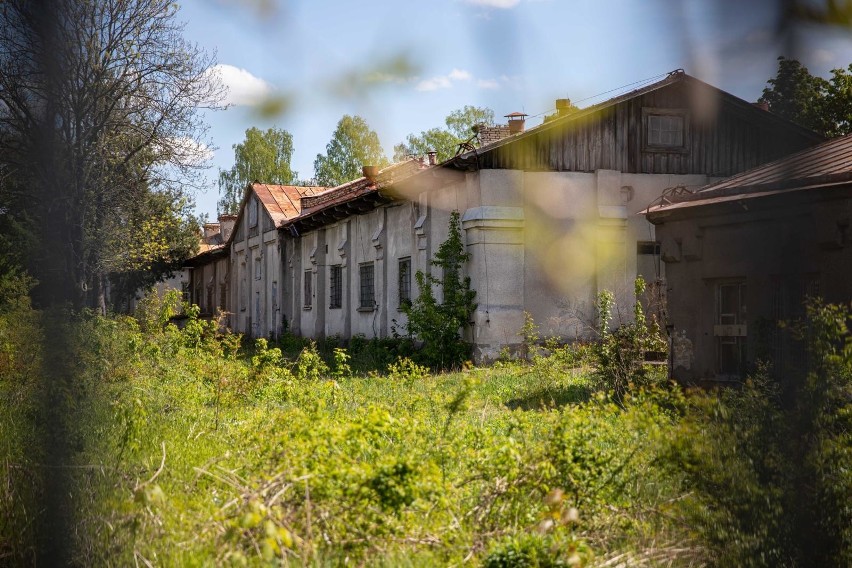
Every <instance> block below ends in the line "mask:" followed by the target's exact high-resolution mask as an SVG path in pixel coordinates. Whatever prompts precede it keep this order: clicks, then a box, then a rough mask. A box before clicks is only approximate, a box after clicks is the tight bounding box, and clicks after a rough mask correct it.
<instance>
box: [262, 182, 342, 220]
mask: <svg viewBox="0 0 852 568" xmlns="http://www.w3.org/2000/svg"><path fill="white" fill-rule="evenodd" d="M251 189H252V191H254V193H255V195H257V198H258V199H259V200H260V202H261V203H262V204H263V208H264V209H266V212H267V213H268V214H269V216H270V217H272V221H273V222H274V223H275V226H276V227H280V226H281V225H283V224H284V223H285V222H287V221H289V220H290V219H294V218H296V217H298V216H299V214H300V213H301V212H302V199H303V198H305V197H308V196H312V195H316V194H318V193H322V192H325V191H327V190H328V188H327V187H319V186H298V185H271V184H266V183H253V184H251Z"/></svg>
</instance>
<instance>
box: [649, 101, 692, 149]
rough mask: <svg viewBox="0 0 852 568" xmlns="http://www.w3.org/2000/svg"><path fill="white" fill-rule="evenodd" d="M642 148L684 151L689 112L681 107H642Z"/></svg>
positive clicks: (687, 136) (687, 140)
mask: <svg viewBox="0 0 852 568" xmlns="http://www.w3.org/2000/svg"><path fill="white" fill-rule="evenodd" d="M642 119H643V123H644V127H645V137H644V140H643V149H644V150H646V151H650V152H653V151H658V152H686V151H687V146H688V142H689V113H688V111H686V110H682V109H665V108H643V109H642Z"/></svg>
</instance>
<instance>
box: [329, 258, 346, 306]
mask: <svg viewBox="0 0 852 568" xmlns="http://www.w3.org/2000/svg"><path fill="white" fill-rule="evenodd" d="M342 305H343V267H342V266H340V265H339V264H335V265H334V266H332V267H331V275H330V277H329V297H328V307H329V308H331V309H336V308H340V307H342Z"/></svg>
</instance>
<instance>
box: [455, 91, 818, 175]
mask: <svg viewBox="0 0 852 568" xmlns="http://www.w3.org/2000/svg"><path fill="white" fill-rule="evenodd" d="M653 87H654V88H646V89H643V90H640V91H636V92H634V93H630V94H628V95H625V96H622V97H618V98H616V99H613V100H612V101H608V102H606V103H602V104H600V105H596V106H594V107H591V108H589V109H586V110H582V111H578V112H576V113H574V114H573V115H569V116H567V117H564V118H559V119H556V120H554V121H552V122H550V123H548V122H546V123H545V124H543V125H541V126H538V127H536V128H533V129H530V130H529V131H528V132H526V133H524V134H522V135H520V136H516V137H513V138H512V139H508V140H505V141H503V142H501V143H498V144H496V145H494V146H493V147H486V148H483V149H482V150H481V151H480V152H478V153H477V155H476V160H477V162H478V167H479V168H503V169H522V170H526V171H537V170H538V171H576V172H591V171H595V170H598V169H609V170H618V171H622V172H625V173H645V174H705V175H709V176H719V177H722V176H729V175H733V174H735V173H738V172H741V171H744V170H746V169H749V168H752V167H755V166H758V165H760V164H763V163H766V162H768V161H771V160H774V159H777V158H779V157H782V156H785V155H788V154H791V153H793V152H796V151H799V150H801V149H804V148H807V147H809V146H812V145H814V144H816V143H818V142H820V141H821V140H822V138H821V137H820V136H819V135H817V134H815V133H813V132H811V131H809V130H807V129H804V128H801V127H799V126H797V125H795V124H793V123H791V122H789V121H786V120H784V119H781V118H779V117H777V116H775V115H773V114H772V113H770V112H768V111H766V110H763V109H760V108H758V107H756V106H754V105H752V104H750V103H747V102H746V101H743V100H741V99H738V98H736V97H734V96H733V95H730V94H728V93H725V92H723V91H720V90H719V89H716V88H714V87H712V86H710V85H707V84H706V83H703V82H701V81H698V80H697V79H693V78H692V77H689V76H687V75H684V74H680V75H678V76H674V77H672V78H670V79H667V80H666V81H663V82H661V84H657V85H655V86H653ZM656 116H662V117H672V122H671V124H677V125H682V129H683V130H682V133H681V136H682V139H678V140H681V141H682V145H680V146H679V147H665V146H655V144H654V143H653V141H652V140H651V133H650V131H649V130H650V129H649V120H651V121H653V120H654V119H653V117H656ZM664 123H665V122H664ZM652 126H653V125H652ZM462 161H463V160H462Z"/></svg>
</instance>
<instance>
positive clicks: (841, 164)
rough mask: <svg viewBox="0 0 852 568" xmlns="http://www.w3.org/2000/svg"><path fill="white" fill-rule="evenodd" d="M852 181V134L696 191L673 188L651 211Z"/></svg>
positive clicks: (751, 197)
mask: <svg viewBox="0 0 852 568" xmlns="http://www.w3.org/2000/svg"><path fill="white" fill-rule="evenodd" d="M850 183H852V134H849V135H846V136H840V137H838V138H833V139H831V140H828V141H827V142H823V143H822V144H818V145H817V146H814V147H812V148H808V149H806V150H802V151H800V152H796V153H795V154H791V155H789V156H786V157H784V158H781V159H779V160H775V161H774V162H769V163H767V164H764V165H762V166H758V167H756V168H752V169H750V170H748V171H745V172H743V173H741V174H737V175H734V176H731V177H728V178H725V179H723V180H721V181H718V182H715V183H711V184H709V185H706V186H704V187H702V188H701V189H698V190H697V191H695V192H688V191H681V192H672V191H670V190H667V191H666V193H664V195H663V196H661V197H660V198H659V199H657V201H655V202H654V203H652V204H651V205H650V206H649V207H648V209H647V210H646V213H647V214H650V215H654V214H656V213H662V212H668V211H672V210H680V209H686V208H690V207H698V206H701V205H709V204H713V203H722V202H726V201H739V200H742V199H753V198H756V197H764V196H767V195H776V194H780V193H789V192H793V191H802V190H806V189H823V188H828V187H833V186H845V185H848V184H850Z"/></svg>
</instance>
